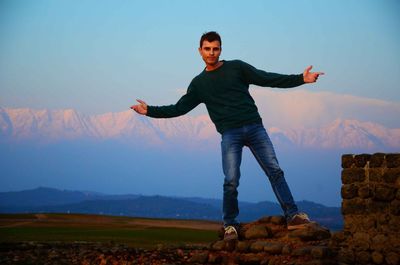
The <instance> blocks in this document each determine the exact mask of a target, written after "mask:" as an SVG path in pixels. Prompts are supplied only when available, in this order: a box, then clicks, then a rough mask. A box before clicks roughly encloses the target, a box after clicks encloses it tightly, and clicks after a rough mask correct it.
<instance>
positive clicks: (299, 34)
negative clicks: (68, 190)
mask: <svg viewBox="0 0 400 265" xmlns="http://www.w3.org/2000/svg"><path fill="white" fill-rule="evenodd" d="M210 30H216V31H218V32H219V33H220V34H221V35H222V38H223V39H222V41H223V53H222V56H221V58H222V59H226V60H229V59H242V60H244V61H246V62H248V63H250V64H252V65H254V66H256V67H257V68H260V69H264V70H266V71H270V72H279V73H300V72H302V71H303V69H304V68H305V67H306V66H307V65H310V64H312V65H314V69H315V70H318V71H319V70H321V71H324V72H326V75H325V76H324V77H323V78H320V79H319V83H318V84H316V85H314V86H313V87H312V89H315V90H316V91H324V90H326V91H331V92H334V93H338V94H352V95H356V96H365V97H369V98H377V99H383V100H388V101H395V102H398V101H400V92H399V84H400V48H399V47H400V1H397V0H382V1H376V0H336V1H317V0H299V1H289V0H283V1H266V0H260V1H257V0H251V1H234V0H229V1H228V0H221V1H215V0H213V1H208V0H203V1H185V0H165V1H161V0H159V1H155V0H146V1H145V0H143V1H139V0H137V1H135V0H132V1H121V0H117V1H111V0H110V1H101V0H82V1H51V0H35V1H33V0H32V1H29V0H26V1H22V0H1V1H0V107H30V108H39V109H42V108H50V109H60V108H74V109H77V110H78V111H81V112H83V113H87V114H95V113H105V112H110V111H112V112H114V111H123V110H127V109H128V108H129V106H130V105H132V104H133V103H134V100H135V99H136V98H142V99H144V100H146V101H147V102H148V103H149V104H157V105H158V104H170V103H174V102H176V100H177V99H178V98H179V96H180V95H181V94H182V89H186V87H187V85H188V84H189V82H190V81H191V79H192V78H193V77H194V76H195V75H197V74H198V73H199V72H200V71H202V69H203V67H204V66H203V62H202V61H201V58H200V56H199V55H198V52H197V47H198V45H199V44H198V41H199V37H200V36H201V34H202V33H204V32H205V31H210Z"/></svg>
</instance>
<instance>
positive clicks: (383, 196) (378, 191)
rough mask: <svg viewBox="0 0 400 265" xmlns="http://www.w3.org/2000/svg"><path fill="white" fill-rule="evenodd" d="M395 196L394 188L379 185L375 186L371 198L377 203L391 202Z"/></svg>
mask: <svg viewBox="0 0 400 265" xmlns="http://www.w3.org/2000/svg"><path fill="white" fill-rule="evenodd" d="M395 196H396V189H395V188H394V187H391V186H388V185H384V184H379V185H376V187H375V190H374V194H373V198H374V200H377V201H386V202H388V201H392V200H393V199H394V198H395Z"/></svg>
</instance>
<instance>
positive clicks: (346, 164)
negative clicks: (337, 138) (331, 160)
mask: <svg viewBox="0 0 400 265" xmlns="http://www.w3.org/2000/svg"><path fill="white" fill-rule="evenodd" d="M353 164H354V155H351V154H346V155H342V168H350V167H351V166H352V165H353Z"/></svg>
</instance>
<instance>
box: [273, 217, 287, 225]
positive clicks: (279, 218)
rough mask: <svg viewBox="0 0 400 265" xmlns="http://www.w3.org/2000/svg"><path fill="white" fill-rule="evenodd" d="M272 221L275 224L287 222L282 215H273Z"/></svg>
mask: <svg viewBox="0 0 400 265" xmlns="http://www.w3.org/2000/svg"><path fill="white" fill-rule="evenodd" d="M270 222H271V223H272V224H275V225H284V224H286V219H285V217H283V216H282V215H277V216H271V220H270Z"/></svg>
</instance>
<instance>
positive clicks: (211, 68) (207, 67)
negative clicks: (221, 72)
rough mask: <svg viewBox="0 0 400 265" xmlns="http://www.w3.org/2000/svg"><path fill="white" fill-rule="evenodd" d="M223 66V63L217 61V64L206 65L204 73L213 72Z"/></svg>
mask: <svg viewBox="0 0 400 265" xmlns="http://www.w3.org/2000/svg"><path fill="white" fill-rule="evenodd" d="M223 64H224V62H223V61H218V63H216V64H213V65H210V64H208V65H207V66H206V71H207V72H209V71H214V70H215V69H217V68H219V67H221V66H222V65H223Z"/></svg>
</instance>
